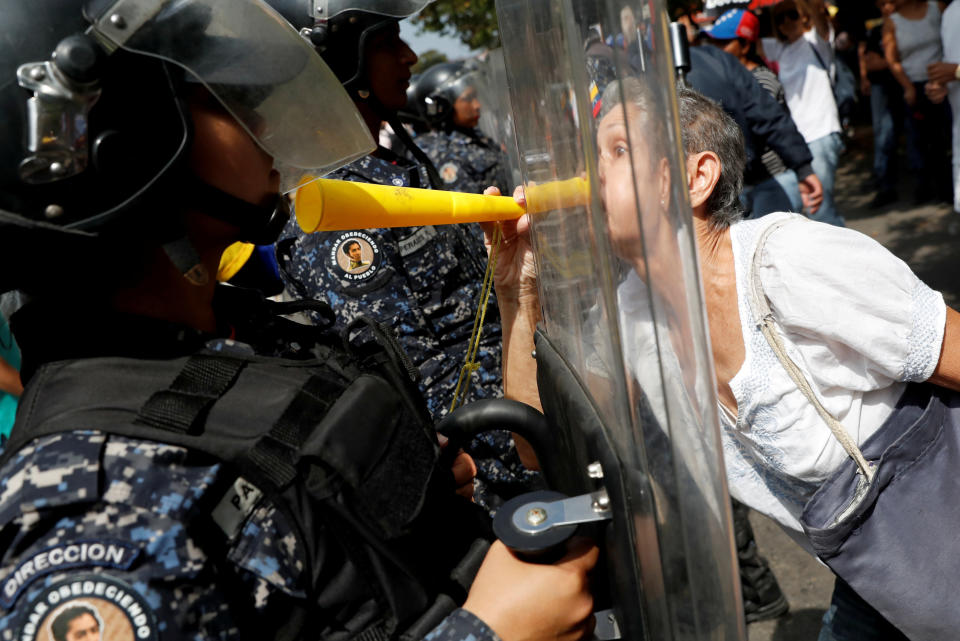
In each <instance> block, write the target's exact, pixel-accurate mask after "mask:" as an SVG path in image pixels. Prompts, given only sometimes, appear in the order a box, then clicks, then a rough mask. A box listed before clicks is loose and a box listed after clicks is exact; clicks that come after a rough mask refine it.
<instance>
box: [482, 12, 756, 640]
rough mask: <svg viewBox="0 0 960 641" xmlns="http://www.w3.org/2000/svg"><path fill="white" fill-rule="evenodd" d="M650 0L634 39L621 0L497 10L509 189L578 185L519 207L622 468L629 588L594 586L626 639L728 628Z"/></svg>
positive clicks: (556, 318) (665, 61) (672, 139)
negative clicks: (579, 192) (552, 199)
mask: <svg viewBox="0 0 960 641" xmlns="http://www.w3.org/2000/svg"><path fill="white" fill-rule="evenodd" d="M664 5H665V3H663V2H662V1H657V2H655V3H654V6H655V10H654V11H653V14H652V16H651V18H652V19H651V24H650V26H651V28H652V38H651V42H652V46H651V44H650V43H641V46H643V47H644V49H643V50H642V51H636V50H635V49H636V48H635V47H632V48H631V47H626V46H618V44H617V43H618V42H623V39H622V38H618V37H617V36H618V34H619V31H620V30H621V28H622V27H621V14H622V10H623V8H624V6H626V5H624V3H623V2H622V1H621V0H609V1H608V0H599V2H598V1H597V0H498V2H497V9H498V17H499V23H500V27H501V38H502V41H503V43H504V54H505V58H506V65H507V72H508V80H509V82H508V84H509V87H510V94H511V98H512V104H513V114H514V118H515V119H516V131H517V136H518V145H519V150H520V165H521V171H522V173H523V177H524V184H525V186H529V185H530V183H531V182H536V183H549V182H553V181H564V180H568V179H575V178H586V182H587V184H588V185H589V189H590V194H589V197H588V198H587V199H586V200H587V203H586V205H573V206H569V207H566V208H563V209H554V210H552V211H547V212H544V213H540V214H536V215H534V216H533V219H532V223H533V231H532V235H533V240H534V246H535V249H536V253H537V259H538V267H539V273H540V300H541V306H542V309H543V314H544V326H545V329H546V335H547V337H548V338H549V340H550V342H551V344H552V345H553V346H554V347H555V348H556V350H557V351H558V352H560V354H561V355H562V357H563V360H564V361H565V362H566V363H567V364H568V366H569V368H570V369H572V370H573V373H574V375H575V376H576V378H577V379H578V380H579V382H580V384H581V385H582V387H583V388H584V389H585V390H586V394H587V395H588V396H589V399H590V402H591V403H592V404H593V405H594V406H595V407H596V412H597V413H598V414H599V415H600V418H601V420H602V423H603V425H602V429H603V432H604V436H605V438H606V439H608V440H609V442H610V443H611V444H612V447H613V448H614V449H615V450H616V451H617V457H618V465H619V466H620V470H619V474H618V476H619V478H621V479H626V481H625V486H626V491H625V493H626V505H627V506H628V508H627V509H628V511H629V512H630V513H631V518H630V519H628V520H627V521H626V522H625V523H623V524H622V527H623V530H621V531H620V532H619V533H618V534H617V535H616V536H618V537H620V536H623V537H628V538H629V539H630V546H631V551H630V552H629V553H625V554H629V555H630V556H631V557H632V561H633V567H632V568H631V569H630V570H629V572H628V574H629V573H632V574H633V577H632V578H633V580H635V584H636V585H638V586H639V589H638V590H637V593H636V594H632V595H629V596H627V592H628V591H620V594H619V596H617V595H616V591H615V590H611V591H612V592H614V594H615V596H614V601H615V602H616V601H617V600H618V599H621V601H620V602H619V603H615V606H617V607H615V610H616V609H618V608H619V611H620V612H621V614H622V616H624V617H626V619H627V620H626V621H621V624H622V627H626V628H627V629H624V630H623V632H624V635H625V638H650V639H671V640H678V639H690V640H694V639H697V640H700V639H743V638H745V630H744V627H743V617H742V606H741V604H740V594H739V591H740V588H739V581H738V579H737V565H736V561H735V558H734V551H733V538H732V530H731V525H730V507H729V505H730V499H729V496H728V495H727V488H726V479H725V474H724V468H723V459H722V452H721V445H720V434H719V421H718V417H717V401H716V395H715V390H714V385H715V383H714V376H713V368H712V361H711V355H710V351H709V349H708V345H709V344H708V339H707V335H708V334H707V326H706V318H705V308H704V304H703V300H702V294H701V287H700V278H699V273H698V266H697V259H696V246H695V238H694V234H693V228H692V215H691V211H690V207H689V204H688V198H687V195H686V189H685V185H686V174H685V166H684V162H683V159H682V156H681V153H680V149H681V145H680V135H679V131H678V127H677V114H676V100H675V91H674V78H673V69H672V64H671V60H670V46H669V42H668V40H667V37H668V36H667V33H668V31H667V24H668V19H667V14H666V9H665V6H664ZM631 10H632V11H633V12H635V13H637V14H640V13H641V9H640V7H639V6H631ZM608 43H613V44H608ZM539 352H540V347H539V345H538V354H539ZM540 360H541V359H540V356H539V355H538V364H539V362H540ZM540 393H541V398H543V397H544V395H545V394H550V390H549V389H545V381H544V380H543V379H542V378H541V379H540ZM544 404H545V409H546V406H547V405H548V403H547V401H546V399H545V403H544ZM622 578H623V577H621V579H622ZM629 579H630V577H627V579H626V584H629V583H630V580H629ZM624 598H632V599H634V602H633V603H627V602H623V601H622V599H624Z"/></svg>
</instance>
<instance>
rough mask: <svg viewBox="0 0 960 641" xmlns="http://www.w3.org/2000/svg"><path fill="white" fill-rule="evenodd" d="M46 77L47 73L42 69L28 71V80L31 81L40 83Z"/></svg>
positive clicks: (36, 68)
mask: <svg viewBox="0 0 960 641" xmlns="http://www.w3.org/2000/svg"><path fill="white" fill-rule="evenodd" d="M46 77H47V71H46V69H44V68H43V67H39V66H37V67H34V68H33V69H31V70H30V78H31V79H33V80H37V81H40V80H43V79H44V78H46Z"/></svg>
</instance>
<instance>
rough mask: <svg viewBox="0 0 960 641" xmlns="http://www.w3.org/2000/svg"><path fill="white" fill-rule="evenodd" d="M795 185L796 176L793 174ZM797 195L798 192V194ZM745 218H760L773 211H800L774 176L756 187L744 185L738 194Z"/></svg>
mask: <svg viewBox="0 0 960 641" xmlns="http://www.w3.org/2000/svg"><path fill="white" fill-rule="evenodd" d="M794 184H796V174H794ZM798 193H799V192H798ZM740 203H741V204H742V205H743V209H744V212H745V214H744V215H745V217H746V218H760V217H761V216H766V215H767V214H772V213H773V212H775V211H800V210H799V209H793V208H792V207H793V204H792V202H791V200H790V197H789V195H788V194H787V192H786V191H785V190H784V188H783V186H782V185H781V184H780V182H779V181H778V180H777V177H776V176H773V177H771V178H767V179H766V180H764V181H763V182H761V183H757V184H756V185H744V186H743V191H741V192H740Z"/></svg>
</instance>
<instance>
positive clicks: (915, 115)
mask: <svg viewBox="0 0 960 641" xmlns="http://www.w3.org/2000/svg"><path fill="white" fill-rule="evenodd" d="M895 5H896V11H894V12H893V13H892V14H891V15H890V16H889V17H887V18H886V19H885V21H884V25H883V49H884V53H885V56H886V59H887V64H889V65H890V71H891V73H893V77H894V78H896V80H897V82H899V83H900V86H901V87H902V88H903V101H904V103H906V110H905V111H906V114H905V116H906V117H905V120H904V130H905V132H906V136H907V162H908V163H909V165H910V171H911V173H912V174H913V177H914V185H913V187H914V191H913V201H914V203H915V204H920V203H923V202H926V201H928V200H930V199H932V198H936V199H943V200H945V201H947V202H951V201H952V193H951V192H952V190H951V185H950V181H949V180H948V178H947V177H948V176H949V169H948V165H947V151H948V149H949V143H948V142H947V141H948V140H949V136H950V133H949V126H948V123H949V118H950V115H949V112H948V111H947V106H946V105H944V104H934V103H933V102H931V101H930V99H929V98H927V96H926V94H925V93H924V85H925V84H926V82H927V80H928V79H929V76H928V73H927V66H928V65H929V64H931V63H934V62H940V61H941V60H943V48H942V46H941V43H940V16H941V14H942V12H943V10H944V9H945V8H946V5H945V3H943V2H934V1H933V0H929V1H928V0H895Z"/></svg>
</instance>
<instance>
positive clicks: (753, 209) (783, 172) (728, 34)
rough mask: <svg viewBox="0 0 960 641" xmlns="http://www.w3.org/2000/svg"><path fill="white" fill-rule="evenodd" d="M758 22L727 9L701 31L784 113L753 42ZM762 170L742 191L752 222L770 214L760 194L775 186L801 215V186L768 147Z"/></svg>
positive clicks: (782, 99)
mask: <svg viewBox="0 0 960 641" xmlns="http://www.w3.org/2000/svg"><path fill="white" fill-rule="evenodd" d="M759 29H760V21H759V20H758V19H757V16H756V15H754V14H753V13H752V12H750V11H748V10H746V9H730V10H729V11H726V12H724V13H723V14H721V15H720V17H718V18H717V20H716V21H715V22H714V23H713V25H711V26H710V27H707V28H706V29H704V30H703V31H702V33H703V34H704V35H705V36H706V37H707V38H708V40H707V42H709V43H710V44H713V45H714V46H716V47H719V48H721V49H723V50H724V51H726V52H727V53H729V54H730V55H732V56H733V57H735V58H736V59H737V60H739V61H740V64H742V65H743V66H744V67H746V68H747V69H749V70H750V73H752V74H753V77H754V78H756V79H757V82H758V83H760V86H761V87H763V88H764V89H766V90H767V91H768V92H769V93H770V95H771V96H773V98H774V99H775V100H776V101H777V102H778V103H780V106H781V107H783V109H784V110H785V111H786V110H787V101H786V98H785V97H784V93H783V85H781V84H780V81H779V80H777V74H775V73H774V72H772V71H771V70H770V69H769V68H768V67H767V65H766V63H764V61H763V59H762V58H761V57H760V56H759V55H758V54H757V50H756V42H757V38H758V37H759ZM787 113H789V111H787ZM760 162H761V163H763V168H764V169H765V170H766V172H767V173H768V174H769V175H770V176H771V177H770V178H767V179H766V180H764V181H762V182H761V183H760V184H757V185H755V186H749V185H748V186H745V187H744V190H743V200H744V207H745V208H746V210H747V213H748V216H749V217H751V218H755V217H757V216H763V215H765V214H769V213H771V212H772V211H774V210H773V209H771V208H770V205H772V204H773V202H775V201H773V202H771V200H770V199H765V198H764V197H763V194H764V193H765V192H766V191H767V190H768V189H769V188H771V187H772V186H773V185H772V184H771V183H769V181H770V180H773V181H775V182H776V184H777V185H779V186H780V188H781V189H782V190H783V192H784V193H785V194H786V195H787V198H788V199H789V200H790V208H789V209H788V210H787V211H795V212H800V211H803V200H802V198H801V197H800V186H799V184H798V183H797V174H796V172H795V171H794V170H793V169H789V168H788V167H787V166H786V164H784V162H783V159H782V158H781V157H780V156H779V154H777V152H776V151H774V150H773V149H771V148H770V147H769V145H768V146H767V147H765V148H764V150H763V155H762V156H761V157H760Z"/></svg>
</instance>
